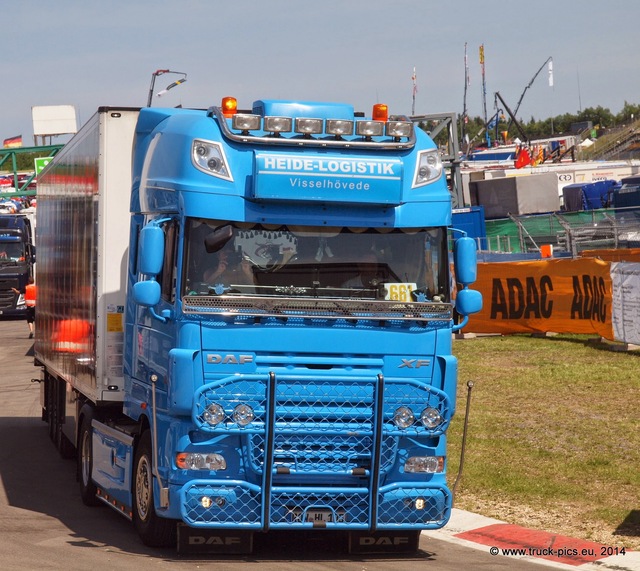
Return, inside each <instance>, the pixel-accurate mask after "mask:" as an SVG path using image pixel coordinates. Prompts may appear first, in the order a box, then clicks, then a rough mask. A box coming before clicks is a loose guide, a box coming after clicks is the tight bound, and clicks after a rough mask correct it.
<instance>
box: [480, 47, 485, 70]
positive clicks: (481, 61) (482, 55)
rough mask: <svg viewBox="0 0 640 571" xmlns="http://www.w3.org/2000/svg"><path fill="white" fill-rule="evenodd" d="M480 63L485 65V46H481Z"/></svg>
mask: <svg viewBox="0 0 640 571" xmlns="http://www.w3.org/2000/svg"><path fill="white" fill-rule="evenodd" d="M480 63H481V64H482V65H484V44H482V45H481V46H480Z"/></svg>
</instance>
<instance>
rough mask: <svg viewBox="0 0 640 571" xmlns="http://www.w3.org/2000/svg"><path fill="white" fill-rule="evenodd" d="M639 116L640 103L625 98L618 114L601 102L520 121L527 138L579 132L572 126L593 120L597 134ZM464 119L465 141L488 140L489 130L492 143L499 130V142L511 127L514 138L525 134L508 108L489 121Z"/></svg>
mask: <svg viewBox="0 0 640 571" xmlns="http://www.w3.org/2000/svg"><path fill="white" fill-rule="evenodd" d="M637 120H640V104H637V103H635V104H634V103H628V102H627V101H625V102H624V106H623V107H622V110H621V111H620V112H619V113H617V114H614V113H612V112H611V110H610V109H608V108H607V107H602V106H600V105H599V106H597V107H587V108H586V109H583V110H582V111H579V112H578V113H564V114H563V115H556V116H555V117H549V118H548V119H543V120H537V119H535V118H534V117H531V118H530V119H529V120H528V121H523V120H522V119H521V118H518V123H519V124H520V126H521V127H522V130H523V131H524V132H525V134H526V135H527V138H528V139H529V140H532V139H544V138H549V137H557V136H560V135H569V134H575V133H574V132H572V126H574V125H578V124H587V123H589V122H590V123H591V125H592V126H593V130H594V131H595V133H594V134H595V135H596V136H599V135H600V134H601V133H602V132H604V131H606V130H607V129H611V128H615V127H624V126H626V125H629V124H631V123H633V122H634V121H637ZM462 121H463V118H462V117H461V118H460V123H459V129H458V131H459V133H460V134H461V137H464V135H466V137H464V139H463V142H464V141H466V138H467V137H468V140H469V141H472V145H479V144H481V143H483V141H485V140H486V131H487V130H488V131H489V136H490V139H491V141H492V143H493V142H495V140H496V133H497V134H498V142H504V140H501V139H502V133H503V132H504V131H507V130H508V137H509V138H510V139H513V138H515V137H520V138H522V137H521V135H520V134H519V132H518V130H517V128H516V126H515V125H514V124H513V122H512V121H511V118H510V117H509V115H508V114H507V113H504V112H500V111H499V112H497V113H496V114H495V115H494V116H493V117H491V118H490V119H489V120H488V121H487V124H485V121H484V119H483V118H482V117H469V118H468V119H467V121H466V123H465V124H464V125H463V124H462Z"/></svg>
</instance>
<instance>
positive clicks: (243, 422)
mask: <svg viewBox="0 0 640 571" xmlns="http://www.w3.org/2000/svg"><path fill="white" fill-rule="evenodd" d="M255 416H256V415H255V413H254V412H253V409H252V408H251V407H250V406H249V405H248V404H239V405H238V406H237V407H236V408H234V409H233V420H234V422H235V423H236V424H237V425H239V426H247V424H251V422H253V419H254V418H255Z"/></svg>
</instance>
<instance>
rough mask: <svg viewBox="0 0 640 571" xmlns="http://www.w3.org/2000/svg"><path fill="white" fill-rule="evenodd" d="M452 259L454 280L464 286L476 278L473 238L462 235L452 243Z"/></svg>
mask: <svg viewBox="0 0 640 571" xmlns="http://www.w3.org/2000/svg"><path fill="white" fill-rule="evenodd" d="M453 261H454V265H455V272H456V281H457V282H458V283H460V284H462V285H463V286H464V287H466V286H468V285H469V284H472V283H473V282H475V281H476V279H477V278H478V255H477V253H476V243H475V241H474V239H473V238H469V237H468V236H463V237H462V238H458V239H457V240H456V241H455V242H454V243H453Z"/></svg>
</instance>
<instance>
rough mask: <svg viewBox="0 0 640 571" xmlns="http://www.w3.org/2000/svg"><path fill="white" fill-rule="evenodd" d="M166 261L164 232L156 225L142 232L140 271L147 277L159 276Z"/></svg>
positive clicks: (146, 227)
mask: <svg viewBox="0 0 640 571" xmlns="http://www.w3.org/2000/svg"><path fill="white" fill-rule="evenodd" d="M163 260H164V232H163V231H162V228H160V227H159V226H156V225H153V224H151V225H148V226H145V227H144V228H143V229H142V230H140V240H139V242H138V269H139V270H140V272H141V273H143V274H145V275H147V276H157V275H158V274H159V273H160V271H161V270H162V262H163ZM158 287H160V286H158Z"/></svg>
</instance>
